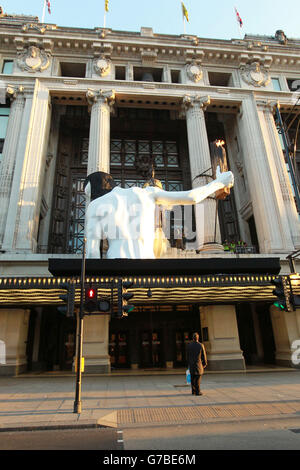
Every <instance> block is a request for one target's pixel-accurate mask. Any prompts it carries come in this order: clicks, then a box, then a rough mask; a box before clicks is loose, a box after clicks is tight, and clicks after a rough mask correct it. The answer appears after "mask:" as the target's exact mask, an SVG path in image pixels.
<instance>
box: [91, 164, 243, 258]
mask: <svg viewBox="0 0 300 470" xmlns="http://www.w3.org/2000/svg"><path fill="white" fill-rule="evenodd" d="M98 175H100V177H101V178H102V187H101V189H100V191H99V190H97V188H96V193H95V192H94V195H93V189H92V188H93V186H94V187H95V184H92V185H91V181H92V178H93V176H95V177H96V178H97V177H98ZM233 183H234V176H233V174H232V172H231V171H227V172H224V173H221V172H220V168H219V167H218V168H217V173H216V179H215V180H213V181H212V182H211V183H209V184H207V185H206V186H202V187H198V188H193V189H191V190H189V191H164V190H163V189H161V188H158V187H153V186H148V187H146V188H139V187H132V188H128V189H124V188H121V187H119V186H115V184H114V182H113V179H112V177H111V176H110V175H108V174H107V173H103V172H97V174H96V173H94V174H92V175H90V176H89V177H88V178H87V180H86V185H85V192H86V196H87V198H88V199H92V201H91V202H90V204H89V205H88V208H87V211H86V225H85V236H86V257H87V258H100V240H102V239H107V240H108V244H109V249H108V251H107V254H106V257H107V258H108V259H113V258H127V259H139V258H140V259H153V258H155V255H154V251H153V247H154V238H155V207H156V205H162V206H166V207H168V208H170V207H172V206H175V205H191V204H197V203H199V202H201V201H203V200H204V199H206V198H207V197H208V196H211V195H212V194H214V193H215V192H216V191H218V190H220V189H223V188H231V187H232V186H233ZM96 185H97V183H96ZM95 194H96V196H95ZM97 194H98V195H99V197H97Z"/></svg>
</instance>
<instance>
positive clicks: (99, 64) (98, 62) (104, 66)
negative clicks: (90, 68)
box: [93, 56, 111, 77]
mask: <svg viewBox="0 0 300 470" xmlns="http://www.w3.org/2000/svg"><path fill="white" fill-rule="evenodd" d="M93 65H94V70H95V72H96V73H97V74H98V75H100V77H106V76H107V75H109V73H110V72H111V60H110V59H108V58H107V57H104V56H101V57H98V58H97V59H95V60H94V63H93Z"/></svg>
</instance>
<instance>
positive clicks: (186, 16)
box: [181, 2, 189, 21]
mask: <svg viewBox="0 0 300 470" xmlns="http://www.w3.org/2000/svg"><path fill="white" fill-rule="evenodd" d="M181 6H182V14H183V16H185V18H186V21H189V14H188V11H187V9H186V8H185V6H184V3H183V2H181Z"/></svg>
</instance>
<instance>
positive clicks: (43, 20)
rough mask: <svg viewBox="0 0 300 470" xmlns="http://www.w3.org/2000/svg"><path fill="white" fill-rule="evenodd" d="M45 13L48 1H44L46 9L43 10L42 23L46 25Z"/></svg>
mask: <svg viewBox="0 0 300 470" xmlns="http://www.w3.org/2000/svg"><path fill="white" fill-rule="evenodd" d="M45 11H46V0H44V8H43V16H42V23H45Z"/></svg>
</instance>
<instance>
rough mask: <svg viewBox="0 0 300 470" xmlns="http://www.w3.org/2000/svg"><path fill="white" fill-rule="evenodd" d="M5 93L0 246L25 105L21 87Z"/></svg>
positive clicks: (12, 88) (0, 192)
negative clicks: (7, 103)
mask: <svg viewBox="0 0 300 470" xmlns="http://www.w3.org/2000/svg"><path fill="white" fill-rule="evenodd" d="M6 93H7V95H8V96H9V98H10V100H11V107H10V113H9V120H8V125H7V131H6V136H5V141H4V146H3V153H2V162H1V166H0V246H2V242H3V237H4V230H5V225H6V219H7V211H8V206H9V200H10V195H11V187H12V180H13V176H14V170H15V164H16V154H17V147H18V143H19V138H20V132H21V124H22V116H23V110H24V104H25V96H24V88H23V87H22V86H20V87H8V88H7V90H6Z"/></svg>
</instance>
